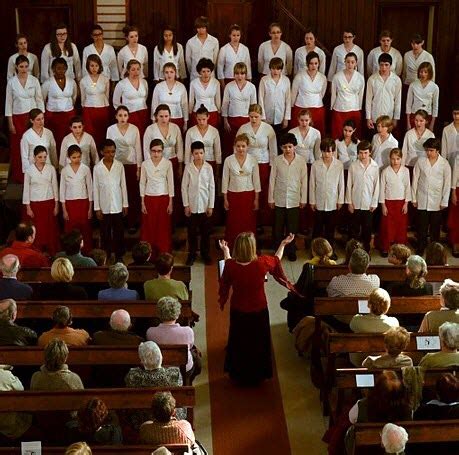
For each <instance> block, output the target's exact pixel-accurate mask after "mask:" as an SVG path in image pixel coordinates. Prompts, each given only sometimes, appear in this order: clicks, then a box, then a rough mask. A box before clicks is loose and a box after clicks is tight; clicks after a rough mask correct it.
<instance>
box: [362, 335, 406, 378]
mask: <svg viewBox="0 0 459 455" xmlns="http://www.w3.org/2000/svg"><path fill="white" fill-rule="evenodd" d="M409 343H410V333H409V332H408V330H406V329H405V328H403V327H395V328H393V329H389V330H388V331H387V332H386V333H385V334H384V347H385V348H386V353H385V354H383V355H378V356H373V355H369V356H368V357H367V358H366V359H365V360H364V361H363V363H362V366H363V367H365V368H368V369H369V370H371V369H373V368H400V367H411V366H413V361H412V360H411V358H410V357H408V356H407V355H405V354H403V351H404V350H405V349H406V348H407V347H408V345H409Z"/></svg>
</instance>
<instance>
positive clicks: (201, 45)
mask: <svg viewBox="0 0 459 455" xmlns="http://www.w3.org/2000/svg"><path fill="white" fill-rule="evenodd" d="M218 49H219V44H218V39H217V38H215V37H214V36H212V35H209V34H207V38H206V39H205V40H204V42H201V40H200V39H199V38H198V35H194V36H193V37H191V38H190V39H189V40H188V41H187V43H186V47H185V61H186V67H187V69H188V73H189V74H190V81H192V80H193V79H196V78H197V77H199V74H198V72H197V71H196V65H197V64H198V62H199V60H201V59H202V58H208V59H210V60H212V62H213V63H214V64H216V63H217V58H218Z"/></svg>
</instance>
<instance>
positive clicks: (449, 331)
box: [419, 322, 459, 369]
mask: <svg viewBox="0 0 459 455" xmlns="http://www.w3.org/2000/svg"><path fill="white" fill-rule="evenodd" d="M438 334H439V336H440V346H441V350H440V351H438V352H429V353H428V354H426V355H425V356H424V357H423V358H422V359H421V361H420V362H419V366H420V367H424V368H426V369H429V368H447V367H453V366H459V352H457V349H458V348H459V324H456V323H454V322H444V323H443V324H442V325H441V326H440V328H439V329H438Z"/></svg>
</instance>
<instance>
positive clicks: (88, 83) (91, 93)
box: [80, 74, 110, 107]
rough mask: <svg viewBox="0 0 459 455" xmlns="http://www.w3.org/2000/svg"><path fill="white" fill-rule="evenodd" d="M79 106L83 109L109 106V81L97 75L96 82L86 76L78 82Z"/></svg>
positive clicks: (101, 75)
mask: <svg viewBox="0 0 459 455" xmlns="http://www.w3.org/2000/svg"><path fill="white" fill-rule="evenodd" d="M80 92H81V105H82V106H83V107H105V106H108V105H109V102H108V96H109V94H110V80H109V79H108V78H107V77H106V76H104V75H103V74H99V77H98V78H97V82H95V83H94V82H93V81H92V79H91V76H89V75H86V76H85V77H83V79H81V81H80Z"/></svg>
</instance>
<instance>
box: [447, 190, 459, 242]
mask: <svg viewBox="0 0 459 455" xmlns="http://www.w3.org/2000/svg"><path fill="white" fill-rule="evenodd" d="M456 196H457V197H459V188H456ZM448 210H449V212H448V238H449V241H450V243H451V246H453V247H454V245H459V203H458V205H454V204H452V203H451V204H449V209H448Z"/></svg>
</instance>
